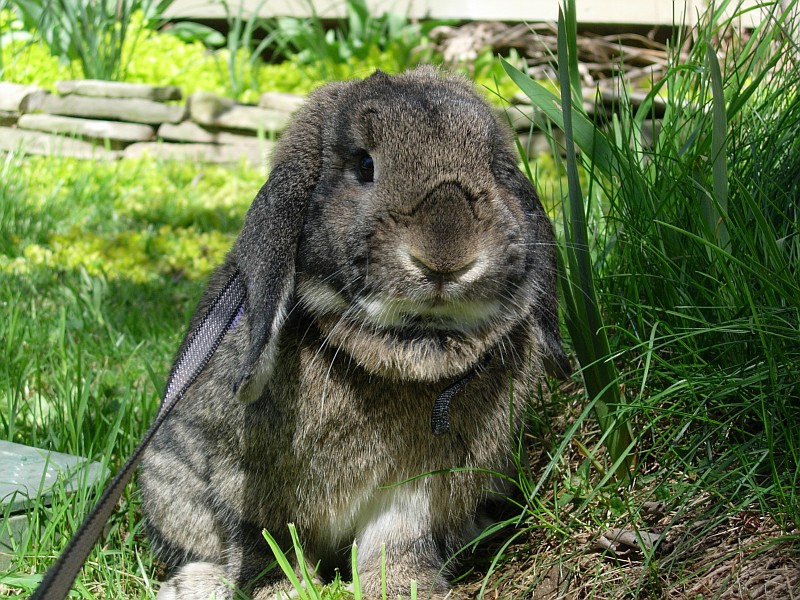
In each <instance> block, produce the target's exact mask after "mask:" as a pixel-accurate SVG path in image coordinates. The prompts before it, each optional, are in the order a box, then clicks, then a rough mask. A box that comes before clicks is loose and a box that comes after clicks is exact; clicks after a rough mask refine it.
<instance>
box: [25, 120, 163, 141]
mask: <svg viewBox="0 0 800 600" xmlns="http://www.w3.org/2000/svg"><path fill="white" fill-rule="evenodd" d="M17 126H18V127H19V128H20V129H33V130H36V131H46V132H49V133H62V134H67V135H72V136H75V135H80V136H82V137H86V138H91V139H95V140H110V141H116V142H144V141H148V140H152V139H154V138H155V135H156V131H155V129H154V128H153V127H151V126H150V125H142V124H139V123H121V122H119V121H103V120H95V119H80V118H77V117H62V116H60V115H47V114H43V113H37V114H27V115H22V116H21V117H20V118H19V122H18V123H17Z"/></svg>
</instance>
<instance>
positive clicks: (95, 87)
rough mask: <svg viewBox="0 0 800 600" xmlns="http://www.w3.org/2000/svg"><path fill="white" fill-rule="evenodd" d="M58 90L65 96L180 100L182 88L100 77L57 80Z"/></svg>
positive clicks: (158, 100)
mask: <svg viewBox="0 0 800 600" xmlns="http://www.w3.org/2000/svg"><path fill="white" fill-rule="evenodd" d="M56 91H58V93H59V94H61V95H63V96H67V95H70V94H75V95H76V96H91V97H93V98H142V99H145V100H153V101H155V102H166V101H167V100H180V99H181V98H182V97H183V93H182V92H181V88H179V87H178V86H176V85H167V86H154V85H147V84H144V83H124V82H118V81H101V80H99V79H73V80H68V81H57V82H56Z"/></svg>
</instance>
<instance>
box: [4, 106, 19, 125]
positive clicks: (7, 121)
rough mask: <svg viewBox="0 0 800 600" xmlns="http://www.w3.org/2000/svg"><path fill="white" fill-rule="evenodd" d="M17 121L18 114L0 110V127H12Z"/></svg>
mask: <svg viewBox="0 0 800 600" xmlns="http://www.w3.org/2000/svg"><path fill="white" fill-rule="evenodd" d="M18 120H19V113H18V112H14V111H8V110H0V127H8V126H9V125H14V124H15V123H16V122H17V121H18Z"/></svg>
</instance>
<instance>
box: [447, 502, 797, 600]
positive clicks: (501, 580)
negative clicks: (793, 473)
mask: <svg viewBox="0 0 800 600" xmlns="http://www.w3.org/2000/svg"><path fill="white" fill-rule="evenodd" d="M705 500H709V498H705ZM703 511H708V513H704V512H703ZM713 512H714V511H713V510H712V509H710V508H709V506H708V504H707V503H706V502H698V503H697V507H696V510H691V511H685V510H684V511H681V510H680V509H673V510H672V511H670V512H668V513H666V514H663V515H659V516H658V518H657V519H653V520H650V521H649V522H647V520H644V519H640V518H639V517H640V516H641V515H637V516H636V518H635V519H631V518H628V519H625V518H620V519H617V520H616V522H615V523H614V526H613V527H609V528H607V529H604V530H602V531H601V530H598V529H597V528H596V527H593V526H592V525H591V524H588V523H586V524H584V525H583V526H581V525H580V524H575V523H573V524H572V526H571V530H570V531H569V532H568V533H567V532H564V531H560V532H559V531H556V530H554V528H553V526H552V524H548V525H541V526H537V524H536V523H534V522H533V521H532V520H531V519H532V518H531V519H529V520H528V521H527V522H525V523H523V524H521V525H520V526H518V527H516V528H508V529H507V530H506V531H504V532H503V533H502V534H499V535H498V536H497V537H495V538H494V539H492V540H491V541H490V542H489V543H487V544H486V545H485V546H484V548H482V549H481V550H479V551H478V554H477V555H474V556H472V557H471V558H470V559H469V560H468V561H466V563H465V568H466V569H467V570H469V571H470V572H469V575H467V576H466V577H465V578H463V579H462V580H461V582H460V583H458V585H457V587H456V592H457V594H458V597H463V598H487V599H492V600H499V599H505V598H526V599H528V598H530V599H535V600H555V599H565V600H582V599H585V598H592V599H597V600H605V599H632V598H635V599H664V600H678V599H684V598H685V599H689V598H691V599H693V600H699V599H702V600H708V599H709V598H715V599H718V600H737V599H756V598H763V599H765V600H782V599H794V598H798V599H800V530H797V529H793V530H791V531H784V530H782V529H781V527H779V526H778V525H777V524H776V523H775V521H774V520H773V519H771V518H770V517H765V516H762V515H760V514H756V513H749V512H741V513H735V514H733V515H729V516H716V517H713V516H711V517H710V518H705V517H706V515H707V514H712V513H713ZM716 512H717V513H719V512H720V511H716ZM633 520H636V521H637V522H638V525H637V526H636V527H632V526H630V525H627V526H626V525H625V523H626V521H627V522H628V523H630V522H631V521H633ZM512 538H513V541H511V542H510V543H509V540H512ZM506 545H507V547H506ZM501 551H502V559H501V560H499V561H498V563H497V564H496V565H494V566H492V561H493V560H494V559H495V557H496V556H497V554H498V553H499V552H501ZM487 573H489V575H488V576H487Z"/></svg>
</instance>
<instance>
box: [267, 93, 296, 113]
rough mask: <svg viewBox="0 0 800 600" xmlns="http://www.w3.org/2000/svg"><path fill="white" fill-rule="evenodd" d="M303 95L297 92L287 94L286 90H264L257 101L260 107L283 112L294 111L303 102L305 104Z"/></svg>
mask: <svg viewBox="0 0 800 600" xmlns="http://www.w3.org/2000/svg"><path fill="white" fill-rule="evenodd" d="M305 101H306V99H305V97H304V96H299V95H297V94H289V93H287V92H264V93H263V94H261V98H260V99H259V101H258V105H259V106H260V107H261V108H269V109H271V110H278V111H280V112H285V113H289V114H291V113H294V112H296V111H297V110H298V109H299V108H300V107H301V106H303V104H305Z"/></svg>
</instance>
